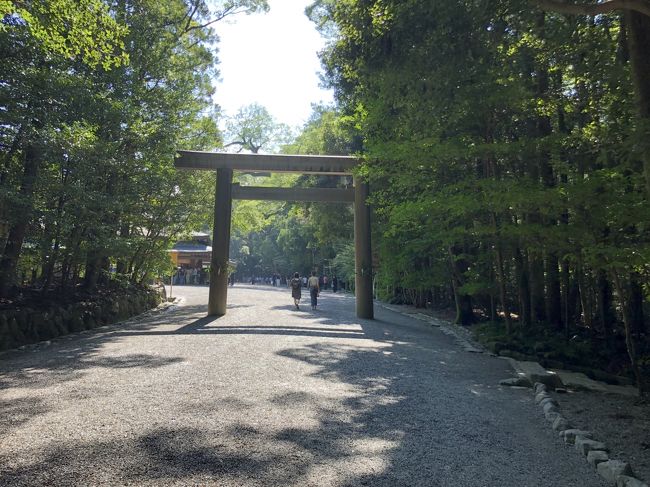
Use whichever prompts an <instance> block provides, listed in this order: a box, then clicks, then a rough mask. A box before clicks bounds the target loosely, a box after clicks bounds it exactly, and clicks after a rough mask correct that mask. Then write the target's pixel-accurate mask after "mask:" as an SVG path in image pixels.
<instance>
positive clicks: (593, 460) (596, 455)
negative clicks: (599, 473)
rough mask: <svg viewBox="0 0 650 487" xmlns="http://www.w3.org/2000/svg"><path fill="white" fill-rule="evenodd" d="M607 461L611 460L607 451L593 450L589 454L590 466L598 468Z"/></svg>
mask: <svg viewBox="0 0 650 487" xmlns="http://www.w3.org/2000/svg"><path fill="white" fill-rule="evenodd" d="M607 460H609V455H608V454H607V452H606V451H603V450H591V451H590V452H589V453H587V461H588V462H589V464H590V465H593V466H594V467H595V466H597V465H598V464H599V463H602V462H606V461H607Z"/></svg>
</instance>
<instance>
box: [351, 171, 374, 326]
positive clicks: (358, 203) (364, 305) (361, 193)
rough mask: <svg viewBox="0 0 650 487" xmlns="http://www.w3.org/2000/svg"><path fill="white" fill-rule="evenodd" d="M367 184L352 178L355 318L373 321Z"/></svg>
mask: <svg viewBox="0 0 650 487" xmlns="http://www.w3.org/2000/svg"><path fill="white" fill-rule="evenodd" d="M369 192H370V190H369V187H368V183H366V182H364V181H362V180H361V179H359V178H357V177H356V176H355V178H354V257H355V259H354V260H355V272H354V274H355V278H354V283H355V289H356V305H357V317H358V318H365V319H368V320H372V319H374V316H375V314H374V309H373V303H372V247H371V242H370V207H369V206H368V203H367V198H368V194H369Z"/></svg>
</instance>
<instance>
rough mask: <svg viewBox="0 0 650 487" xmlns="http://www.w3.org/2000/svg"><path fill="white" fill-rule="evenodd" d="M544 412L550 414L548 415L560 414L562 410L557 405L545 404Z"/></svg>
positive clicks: (543, 406)
mask: <svg viewBox="0 0 650 487" xmlns="http://www.w3.org/2000/svg"><path fill="white" fill-rule="evenodd" d="M542 410H543V411H544V414H548V413H552V412H553V413H559V412H560V410H559V408H558V406H557V403H553V402H545V403H544V404H543V405H542Z"/></svg>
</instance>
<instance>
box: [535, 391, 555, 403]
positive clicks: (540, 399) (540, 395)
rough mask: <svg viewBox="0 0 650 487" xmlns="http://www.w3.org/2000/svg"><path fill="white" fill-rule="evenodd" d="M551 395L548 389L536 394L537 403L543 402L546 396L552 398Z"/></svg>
mask: <svg viewBox="0 0 650 487" xmlns="http://www.w3.org/2000/svg"><path fill="white" fill-rule="evenodd" d="M550 397H551V396H549V395H548V393H547V392H546V391H544V392H540V393H539V394H537V395H536V396H535V404H539V403H540V402H542V401H543V400H544V399H546V398H549V399H550Z"/></svg>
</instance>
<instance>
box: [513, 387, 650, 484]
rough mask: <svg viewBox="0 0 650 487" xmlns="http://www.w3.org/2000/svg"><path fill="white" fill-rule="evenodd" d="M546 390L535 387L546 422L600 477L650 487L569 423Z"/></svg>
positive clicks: (625, 463) (602, 446) (603, 444)
mask: <svg viewBox="0 0 650 487" xmlns="http://www.w3.org/2000/svg"><path fill="white" fill-rule="evenodd" d="M502 382H503V381H502ZM547 387H548V386H547V385H546V384H543V383H541V382H536V383H535V384H533V394H535V403H536V404H537V405H539V406H540V408H541V409H542V411H543V412H544V416H545V417H546V419H547V420H549V421H551V423H552V425H553V426H552V427H553V430H555V431H559V435H560V437H561V438H562V439H563V440H564V442H565V443H566V444H568V445H573V447H574V448H575V449H576V451H579V452H580V453H581V454H582V455H583V456H584V457H585V458H586V460H587V462H589V464H590V465H591V466H593V467H594V468H595V469H596V471H597V472H598V474H599V475H600V476H601V477H602V478H604V479H605V480H606V481H607V482H609V483H610V484H611V485H616V486H617V487H648V484H646V483H645V482H643V481H642V480H640V479H637V478H635V477H634V474H633V473H632V467H631V466H630V464H628V463H627V462H624V461H622V460H616V459H610V458H609V449H608V448H607V445H605V443H602V442H600V441H596V440H594V438H593V433H591V432H590V431H583V430H577V429H573V428H572V426H571V424H570V423H569V421H568V420H567V419H566V418H564V417H563V416H562V415H561V413H560V405H559V403H558V402H557V401H556V400H555V399H554V398H552V397H551V396H550V394H548V392H547Z"/></svg>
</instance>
